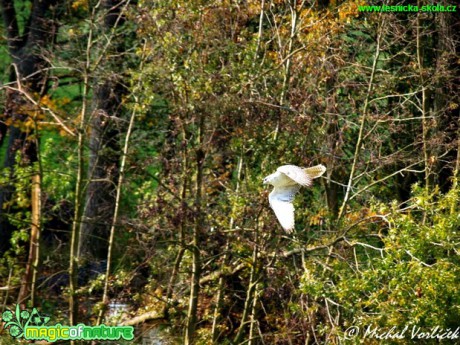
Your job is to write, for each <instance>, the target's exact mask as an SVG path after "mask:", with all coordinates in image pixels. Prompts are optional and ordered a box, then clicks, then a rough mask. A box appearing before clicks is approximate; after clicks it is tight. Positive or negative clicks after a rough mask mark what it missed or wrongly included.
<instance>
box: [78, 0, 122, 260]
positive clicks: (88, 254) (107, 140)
mask: <svg viewBox="0 0 460 345" xmlns="http://www.w3.org/2000/svg"><path fill="white" fill-rule="evenodd" d="M128 3H129V2H126V3H125V2H121V1H119V0H105V1H103V2H102V5H103V6H102V10H103V11H104V20H103V28H102V31H103V34H104V35H106V36H107V37H108V42H109V43H107V44H110V46H109V45H106V46H101V47H100V49H99V54H100V56H98V57H97V62H96V63H99V65H97V66H94V68H95V69H96V71H98V72H99V73H97V74H102V75H104V71H103V69H105V68H108V69H109V70H111V75H110V76H105V77H104V81H102V82H101V81H100V80H99V79H96V80H95V82H94V83H95V85H94V89H95V91H94V98H93V107H92V108H93V111H92V118H91V124H90V127H91V131H90V133H89V135H90V138H89V162H88V178H89V183H88V187H87V190H86V204H85V209H84V215H83V224H82V233H81V240H80V246H79V254H80V255H81V256H82V257H85V258H86V259H89V260H91V259H96V260H104V259H105V258H106V257H107V241H108V237H109V232H110V226H111V224H112V221H113V215H114V205H115V195H116V185H117V181H118V177H119V164H120V157H121V152H120V151H121V148H120V143H119V128H118V127H119V119H120V117H121V115H122V112H123V107H122V98H123V96H124V95H125V94H126V91H127V90H126V87H125V86H124V85H123V80H122V76H121V72H122V71H121V69H120V66H122V63H123V61H122V60H121V59H122V55H117V54H115V53H116V52H119V51H122V50H123V46H122V45H123V39H121V40H118V38H117V37H116V36H115V31H114V29H115V28H117V27H118V26H120V25H122V24H123V22H124V20H123V13H122V12H123V9H124V8H125V7H126V6H127V5H128ZM122 38H123V37H122ZM112 53H113V54H112ZM109 56H110V58H109ZM98 78H99V76H98Z"/></svg>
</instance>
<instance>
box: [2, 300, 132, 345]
mask: <svg viewBox="0 0 460 345" xmlns="http://www.w3.org/2000/svg"><path fill="white" fill-rule="evenodd" d="M2 321H3V322H4V329H8V332H9V334H10V336H12V337H13V338H17V339H21V338H24V339H26V340H46V341H49V342H55V341H58V340H120V339H124V340H133V339H134V328H133V327H132V326H107V325H104V324H102V325H99V326H86V325H84V324H78V325H76V326H67V325H62V324H60V323H58V324H56V325H47V323H48V322H49V321H50V317H49V316H47V315H44V314H40V313H39V312H38V310H37V308H33V309H32V311H28V310H21V308H20V306H19V305H16V308H15V310H14V311H12V310H5V311H4V312H3V313H2Z"/></svg>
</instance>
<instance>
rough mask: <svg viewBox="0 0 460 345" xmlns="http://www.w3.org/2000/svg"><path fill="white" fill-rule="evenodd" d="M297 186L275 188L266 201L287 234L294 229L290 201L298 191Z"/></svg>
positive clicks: (298, 187) (292, 210)
mask: <svg viewBox="0 0 460 345" xmlns="http://www.w3.org/2000/svg"><path fill="white" fill-rule="evenodd" d="M299 189H300V186H299V185H298V184H296V185H293V186H285V187H276V188H274V189H273V191H272V192H271V193H270V195H269V197H268V200H269V201H270V206H271V208H272V209H273V211H274V212H275V215H276V218H278V221H279V222H280V224H281V226H282V227H283V229H284V230H286V231H287V232H292V230H293V229H294V205H293V204H292V201H293V200H294V197H295V195H296V194H297V192H298V191H299Z"/></svg>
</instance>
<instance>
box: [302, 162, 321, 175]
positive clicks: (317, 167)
mask: <svg viewBox="0 0 460 345" xmlns="http://www.w3.org/2000/svg"><path fill="white" fill-rule="evenodd" d="M303 170H304V171H305V173H306V174H307V175H308V177H310V178H311V179H314V178H318V177H320V176H321V175H322V174H324V173H325V172H326V167H325V166H324V165H322V164H318V165H315V166H314V167H311V168H305V169H303Z"/></svg>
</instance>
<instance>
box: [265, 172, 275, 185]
mask: <svg viewBox="0 0 460 345" xmlns="http://www.w3.org/2000/svg"><path fill="white" fill-rule="evenodd" d="M273 175H274V174H271V175H268V176H267V177H265V178H264V181H263V184H271V182H272V181H273V178H274V176H273Z"/></svg>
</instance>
